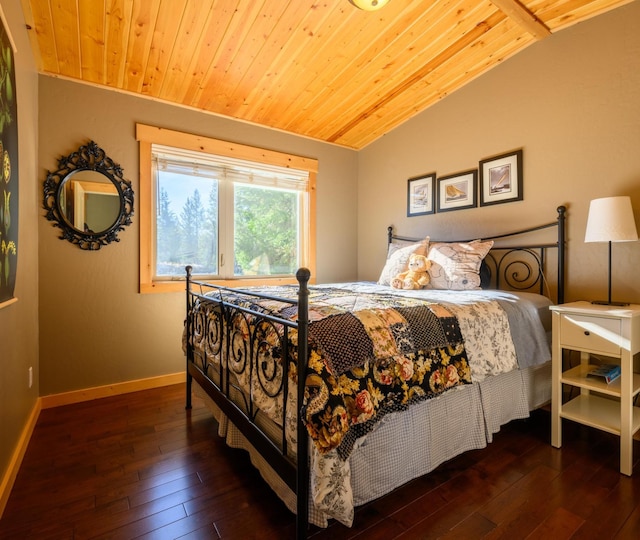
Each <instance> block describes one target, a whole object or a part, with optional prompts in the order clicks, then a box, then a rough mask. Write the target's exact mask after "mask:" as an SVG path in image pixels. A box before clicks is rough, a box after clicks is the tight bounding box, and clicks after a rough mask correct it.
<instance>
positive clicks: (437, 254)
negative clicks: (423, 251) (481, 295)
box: [427, 240, 493, 290]
mask: <svg viewBox="0 0 640 540" xmlns="http://www.w3.org/2000/svg"><path fill="white" fill-rule="evenodd" d="M492 247H493V241H492V240H489V241H486V242H482V241H480V240H474V241H473V242H436V243H434V244H431V245H430V246H429V254H428V255H427V258H428V259H429V260H430V261H431V268H429V277H430V278H431V282H430V283H429V285H427V288H430V289H452V290H468V289H480V288H481V287H480V265H481V264H482V260H483V259H484V258H485V257H486V255H487V253H489V250H490V249H491V248H492Z"/></svg>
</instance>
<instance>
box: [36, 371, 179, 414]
mask: <svg viewBox="0 0 640 540" xmlns="http://www.w3.org/2000/svg"><path fill="white" fill-rule="evenodd" d="M186 379H187V376H186V373H185V372H184V371H181V372H180V373H171V374H169V375H160V376H158V377H149V378H148V379H138V380H135V381H126V382H121V383H115V384H107V385H105V386H95V387H93V388H85V389H84V390H74V391H72V392H63V393H61V394H50V395H48V396H42V398H41V399H42V408H43V409H51V408H52V407H60V406H61V405H71V404H72V403H80V402H81V401H91V400H92V399H100V398H103V397H109V396H117V395H120V394H128V393H129V392H137V391H138V390H149V389H150V388H160V387H161V386H169V385H170V384H179V383H183V382H185V381H186Z"/></svg>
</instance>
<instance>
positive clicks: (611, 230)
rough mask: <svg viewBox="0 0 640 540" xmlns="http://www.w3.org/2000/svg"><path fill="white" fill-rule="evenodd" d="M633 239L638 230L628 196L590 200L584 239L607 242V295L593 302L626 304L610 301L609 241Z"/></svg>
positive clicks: (636, 235)
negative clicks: (603, 298) (605, 297)
mask: <svg viewBox="0 0 640 540" xmlns="http://www.w3.org/2000/svg"><path fill="white" fill-rule="evenodd" d="M635 240H638V232H637V230H636V222H635V220H634V218H633V208H631V198H630V197H627V196H622V197H604V198H602V199H594V200H592V201H591V204H590V205H589V217H588V218H587V231H586V233H585V236H584V241H585V242H609V297H608V300H606V301H605V300H594V301H593V302H592V303H593V304H603V305H610V306H625V305H627V304H626V303H624V302H612V301H611V243H612V242H633V241H635Z"/></svg>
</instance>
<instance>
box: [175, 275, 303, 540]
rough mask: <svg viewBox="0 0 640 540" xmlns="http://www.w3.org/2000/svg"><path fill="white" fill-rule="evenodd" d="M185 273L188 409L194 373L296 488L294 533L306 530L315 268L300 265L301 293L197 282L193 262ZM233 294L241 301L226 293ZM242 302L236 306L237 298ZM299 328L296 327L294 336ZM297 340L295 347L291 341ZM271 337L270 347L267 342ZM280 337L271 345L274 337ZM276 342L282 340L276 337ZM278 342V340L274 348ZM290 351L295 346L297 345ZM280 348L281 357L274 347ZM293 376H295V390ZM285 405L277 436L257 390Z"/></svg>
mask: <svg viewBox="0 0 640 540" xmlns="http://www.w3.org/2000/svg"><path fill="white" fill-rule="evenodd" d="M186 273H187V289H186V291H187V295H186V300H187V306H186V308H187V317H186V323H185V324H186V337H185V339H186V356H187V395H186V406H187V408H191V391H192V381H193V380H194V379H195V380H196V381H197V382H198V384H199V385H200V386H201V387H202V389H203V390H204V391H205V392H206V393H207V395H208V396H209V397H210V398H211V399H212V400H213V401H214V403H215V404H216V405H217V406H218V407H219V409H220V410H221V411H222V412H223V413H224V414H225V415H226V416H227V417H228V418H229V420H230V421H231V422H233V424H234V425H235V426H236V427H237V428H238V429H239V430H240V432H241V433H242V434H243V435H244V437H246V439H247V440H248V441H249V442H250V443H251V445H252V446H253V447H254V448H255V449H256V450H257V451H258V452H259V453H260V454H261V455H262V456H263V457H264V458H265V460H266V461H267V462H268V463H269V465H270V466H271V467H272V469H273V470H274V471H275V472H276V473H277V474H278V475H279V476H280V478H282V480H283V481H284V482H285V483H286V484H287V486H288V487H289V488H290V489H291V490H292V491H293V492H294V493H295V494H296V499H297V525H296V528H297V538H305V537H306V536H307V529H308V500H309V463H308V459H309V456H308V436H307V430H306V428H305V427H304V425H303V424H302V422H301V414H300V413H299V411H300V406H301V404H302V403H303V398H304V384H305V377H304V374H305V372H306V366H307V356H308V349H307V341H308V302H309V290H308V282H309V278H310V272H309V270H308V269H306V268H301V269H299V270H298V272H297V274H296V278H297V280H298V285H299V286H298V294H297V299H292V300H290V299H283V298H279V297H274V296H268V295H265V294H259V293H251V292H247V291H239V290H236V289H230V288H227V287H218V286H215V285H211V284H209V283H205V282H201V281H195V280H193V279H192V276H191V266H187V267H186ZM231 295H233V296H234V297H235V298H236V302H234V303H231V302H230V301H228V300H227V297H229V296H231ZM239 295H240V296H241V297H242V298H244V299H245V301H243V302H241V305H238V303H237V298H238V296H239ZM252 298H261V299H271V300H274V301H278V302H282V303H283V304H289V305H290V306H291V308H292V309H295V310H296V311H297V318H296V317H294V320H289V319H284V318H281V317H277V316H274V315H272V314H269V313H265V312H264V311H261V310H257V309H255V307H254V306H252V303H251V299H252ZM294 333H297V336H295V339H294ZM296 339H297V346H294V345H292V342H294V341H295V340H296ZM267 340H270V343H269V346H268V347H267V346H266V344H267V343H266V342H267ZM274 340H276V341H277V342H276V343H275V344H274V343H273V341H274ZM278 340H279V341H278ZM274 345H275V346H274ZM292 349H293V350H292ZM274 350H275V351H277V356H276V355H274V354H273V351H274ZM290 373H293V375H294V376H293V377H291V380H293V381H297V384H296V386H295V387H294V388H290V384H289V381H290V376H289V375H290ZM254 388H258V389H259V391H260V392H261V393H262V394H264V395H266V396H268V397H269V398H273V399H275V400H280V401H281V403H282V413H281V418H279V420H278V421H277V422H276V423H279V424H280V426H281V428H282V432H281V435H280V437H279V440H274V437H273V434H272V433H271V434H270V435H269V434H267V433H265V432H264V431H263V429H262V427H261V426H260V425H259V424H258V421H257V420H258V417H259V414H260V410H259V408H258V405H257V404H256V403H255V401H254V392H253V390H252V389H254ZM290 392H295V393H296V394H295V395H296V400H295V403H296V404H297V409H298V410H297V411H295V412H293V411H290V410H288V408H287V407H288V405H289V404H290V403H291V400H290ZM292 413H293V414H296V416H297V422H296V426H297V427H298V429H297V433H296V438H295V439H296V449H295V453H294V452H293V451H292V450H293V449H292V448H290V446H291V445H290V444H289V442H288V438H287V434H286V426H287V415H288V414H292Z"/></svg>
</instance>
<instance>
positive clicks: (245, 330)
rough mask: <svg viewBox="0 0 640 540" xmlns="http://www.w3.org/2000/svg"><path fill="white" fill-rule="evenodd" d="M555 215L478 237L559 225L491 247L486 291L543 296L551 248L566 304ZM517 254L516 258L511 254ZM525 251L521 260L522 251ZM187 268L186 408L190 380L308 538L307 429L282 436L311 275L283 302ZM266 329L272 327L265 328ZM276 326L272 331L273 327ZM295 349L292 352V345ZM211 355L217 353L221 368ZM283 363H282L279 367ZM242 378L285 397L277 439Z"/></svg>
mask: <svg viewBox="0 0 640 540" xmlns="http://www.w3.org/2000/svg"><path fill="white" fill-rule="evenodd" d="M557 213H558V216H557V219H556V221H554V222H551V223H546V224H544V225H540V226H537V227H531V228H528V229H522V230H519V231H515V232H512V233H507V234H502V235H499V236H493V237H489V238H483V240H494V241H495V240H502V239H507V238H511V237H514V236H519V235H523V234H526V233H533V232H535V231H539V230H543V229H549V228H552V227H557V240H556V242H553V243H539V244H531V245H517V246H505V247H501V246H498V247H494V248H492V250H491V252H490V253H489V255H488V256H487V257H486V258H485V260H486V261H487V268H488V272H489V274H490V280H491V281H490V283H491V287H492V288H500V287H501V286H503V285H505V286H506V287H509V288H510V289H511V290H526V289H529V290H531V289H532V288H538V290H539V292H540V294H544V287H545V279H544V269H545V265H546V263H547V257H546V252H547V250H549V249H557V250H558V251H557V303H563V302H564V294H565V283H564V281H565V244H566V237H565V228H566V224H565V219H566V215H565V214H566V208H565V207H564V206H560V207H558V208H557ZM394 239H397V240H405V241H407V240H409V241H412V240H415V239H414V238H409V237H402V236H397V235H394V234H393V228H392V227H389V228H388V241H389V242H392V241H393V240H394ZM516 255H517V257H518V258H517V259H514V258H513V257H515V256H516ZM522 255H524V256H525V259H526V260H523V259H522V258H521V256H522ZM191 270H192V269H191V266H187V267H186V279H187V285H186V309H187V315H186V322H185V324H186V356H187V366H186V371H187V389H186V392H187V395H186V408H187V409H190V408H191V391H192V381H193V380H196V381H197V382H198V384H199V385H200V386H201V387H202V388H203V389H204V391H205V392H206V393H207V394H208V395H209V396H210V397H211V399H212V400H213V401H214V402H215V404H216V405H217V406H218V407H219V408H220V410H221V411H222V412H223V413H224V414H225V415H226V416H227V417H229V420H230V421H231V422H232V423H233V424H235V426H236V427H237V428H238V429H239V430H240V432H241V433H242V434H243V435H244V436H245V437H246V438H247V440H248V441H249V442H250V443H251V444H252V445H253V447H254V448H255V449H256V450H257V451H258V452H259V453H260V454H261V455H262V456H263V457H264V458H265V459H266V461H267V462H268V463H269V465H270V466H271V467H272V468H273V470H274V471H275V472H276V473H277V474H278V475H279V476H280V478H281V479H282V480H283V481H284V482H285V483H286V484H287V486H288V487H289V488H290V489H291V490H292V492H293V493H295V495H296V506H297V517H296V537H297V538H298V539H302V538H306V536H307V532H308V521H309V519H308V518H309V516H308V500H309V462H308V460H309V455H308V436H307V430H306V428H305V427H304V425H303V424H302V423H301V422H300V420H299V419H298V421H297V426H298V429H297V444H296V457H295V459H294V458H292V457H291V455H292V453H291V452H290V450H291V449H290V448H289V445H288V442H287V438H286V434H285V427H284V426H285V425H286V414H287V410H286V405H287V396H288V395H289V394H288V393H289V384H288V383H289V377H288V370H289V367H290V362H293V363H294V365H295V373H296V374H297V379H296V380H297V388H296V392H297V401H296V403H297V404H298V407H297V408H298V411H300V404H302V403H303V399H304V390H305V384H304V382H305V377H304V376H302V374H304V373H305V372H306V365H307V357H308V356H307V355H308V351H307V344H308V326H309V321H308V308H309V288H308V283H309V279H310V272H309V270H308V269H306V268H301V269H299V270H298V272H297V273H296V279H297V281H298V295H297V299H294V300H289V299H283V298H279V297H275V296H269V295H265V294H260V293H255V292H252V291H242V290H240V289H233V288H228V287H221V286H217V285H214V284H210V283H206V282H203V281H196V280H194V279H193V278H192V275H191ZM238 295H241V296H243V297H246V298H247V300H250V299H251V298H256V297H259V298H267V299H272V300H276V301H278V302H283V303H285V304H290V306H291V307H292V308H294V307H295V308H297V315H298V316H297V320H295V321H292V320H288V319H283V318H279V317H274V316H273V315H270V314H266V313H263V312H261V311H257V310H256V309H254V308H253V307H252V306H251V303H250V301H249V302H247V303H246V305H237V304H235V303H232V302H231V301H230V299H229V297H230V296H234V297H236V298H237V296H238ZM270 330H271V332H269V331H270ZM274 331H275V332H274ZM293 331H295V332H297V342H298V343H297V347H294V346H292V345H291V337H292V332H293ZM196 333H197V334H198V335H200V336H201V335H204V334H206V335H207V337H208V338H211V341H210V342H212V343H214V347H213V348H212V349H211V350H210V351H209V352H206V351H205V352H203V351H200V350H198V349H197V348H196V347H195V343H194V339H195V335H196ZM267 334H269V335H270V336H271V337H272V338H273V336H274V335H278V336H279V340H280V341H279V347H278V349H279V350H280V351H281V354H280V356H279V358H274V357H273V356H271V355H270V354H268V353H267V354H265V352H264V351H265V350H266V348H265V347H264V340H265V339H266V338H265V336H266V335H267ZM292 349H295V350H292ZM211 356H214V357H219V358H222V361H221V362H219V367H217V366H216V364H217V361H215V362H214V361H213V359H212V358H211ZM283 366H284V367H283ZM232 373H235V374H236V375H245V376H246V375H247V374H248V377H249V380H250V381H252V382H253V381H255V383H256V384H260V387H261V388H262V389H263V391H265V393H267V394H269V395H271V394H273V396H274V397H275V396H280V397H281V398H282V400H283V407H282V409H283V413H282V418H281V419H280V421H281V425H282V438H281V440H280V441H278V442H275V441H273V440H272V439H271V438H270V437H269V436H268V435H266V434H265V433H264V432H263V431H262V430H261V429H260V427H259V426H258V425H257V424H256V417H257V415H258V410H257V407H256V405H255V404H254V403H253V401H252V396H251V395H249V396H246V397H245V398H244V401H242V402H240V403H238V400H237V399H236V400H234V399H232V394H233V393H234V392H236V394H235V395H236V396H237V392H238V390H239V388H238V386H237V384H236V383H235V382H234V381H235V380H236V379H235V378H234V377H233V376H232V375H231V374H232Z"/></svg>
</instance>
